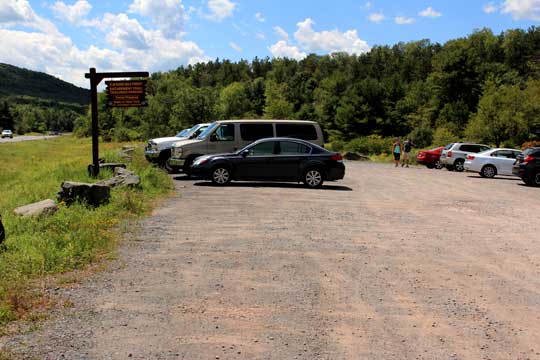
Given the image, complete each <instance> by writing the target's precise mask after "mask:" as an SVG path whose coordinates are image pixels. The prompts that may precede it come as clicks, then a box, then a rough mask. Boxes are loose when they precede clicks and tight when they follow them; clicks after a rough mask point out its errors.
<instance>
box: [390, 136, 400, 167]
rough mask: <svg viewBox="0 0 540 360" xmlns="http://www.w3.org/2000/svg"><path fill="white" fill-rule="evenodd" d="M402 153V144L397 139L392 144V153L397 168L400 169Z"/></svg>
mask: <svg viewBox="0 0 540 360" xmlns="http://www.w3.org/2000/svg"><path fill="white" fill-rule="evenodd" d="M401 151H402V148H401V142H400V141H399V138H396V139H395V140H394V143H393V144H392V152H393V153H394V163H395V164H396V167H398V165H399V160H400V159H401Z"/></svg>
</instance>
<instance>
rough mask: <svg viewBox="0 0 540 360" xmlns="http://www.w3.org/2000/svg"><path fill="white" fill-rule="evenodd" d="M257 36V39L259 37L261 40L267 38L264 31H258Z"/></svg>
mask: <svg viewBox="0 0 540 360" xmlns="http://www.w3.org/2000/svg"><path fill="white" fill-rule="evenodd" d="M255 37H256V38H257V39H259V40H264V39H266V35H264V33H262V32H258V33H256V34H255Z"/></svg>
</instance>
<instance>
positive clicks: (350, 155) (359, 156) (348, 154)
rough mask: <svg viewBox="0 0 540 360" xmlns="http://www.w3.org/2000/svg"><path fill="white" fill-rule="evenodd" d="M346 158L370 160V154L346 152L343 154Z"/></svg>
mask: <svg viewBox="0 0 540 360" xmlns="http://www.w3.org/2000/svg"><path fill="white" fill-rule="evenodd" d="M343 158H344V159H345V160H354V161H370V158H369V156H366V155H362V154H359V153H355V152H346V153H345V154H343Z"/></svg>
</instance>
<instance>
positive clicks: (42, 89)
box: [0, 63, 90, 105]
mask: <svg viewBox="0 0 540 360" xmlns="http://www.w3.org/2000/svg"><path fill="white" fill-rule="evenodd" d="M0 79H2V80H1V81H0V98H1V97H10V96H14V97H20V96H30V97H34V98H39V99H44V100H52V101H57V102H63V103H75V104H81V105H86V104H88V103H89V100H90V90H88V89H84V88H80V87H77V86H75V85H73V84H71V83H68V82H66V81H63V80H61V79H58V78H56V77H54V76H52V75H49V74H46V73H44V72H39V71H33V70H29V69H25V68H21V67H18V66H14V65H10V64H6V63H0Z"/></svg>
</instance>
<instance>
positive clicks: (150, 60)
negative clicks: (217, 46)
mask: <svg viewBox="0 0 540 360" xmlns="http://www.w3.org/2000/svg"><path fill="white" fill-rule="evenodd" d="M99 23H100V27H98V28H97V29H96V30H97V31H102V32H103V34H104V37H105V39H106V41H107V42H108V43H109V44H110V45H111V47H112V49H108V48H99V47H97V46H94V45H92V46H90V47H89V48H87V49H79V48H78V47H77V46H76V45H75V44H74V43H73V42H72V40H71V39H70V38H69V37H68V36H66V35H64V34H62V33H60V32H59V31H58V30H57V29H56V27H55V26H54V24H52V23H51V22H49V21H47V20H45V19H43V18H40V17H39V16H37V15H36V14H35V13H34V11H33V10H32V8H31V6H30V5H29V4H28V2H27V1H25V0H19V1H12V2H10V3H9V4H7V3H6V2H5V1H0V25H1V26H3V27H6V26H8V27H9V26H24V27H31V28H32V29H36V30H37V31H31V32H30V31H23V30H19V29H17V30H10V29H6V28H0V62H5V63H8V64H13V65H16V66H22V67H25V68H29V69H33V70H37V71H43V72H46V73H48V74H51V75H54V76H57V77H59V78H61V79H63V80H65V81H68V82H71V83H74V84H76V85H79V86H84V87H88V86H89V83H88V80H87V79H85V78H84V73H85V72H88V69H89V68H90V67H96V68H97V69H98V71H138V70H147V71H151V72H152V71H163V70H170V69H174V68H177V67H178V66H179V65H182V64H194V63H197V62H202V61H208V60H209V58H208V57H207V56H205V54H204V51H203V50H202V49H201V48H200V47H199V46H198V45H197V44H196V43H194V42H191V41H182V40H180V39H178V38H167V37H166V36H164V34H163V32H162V31H161V30H148V29H145V28H144V27H143V26H142V25H141V24H140V23H139V22H138V21H137V20H136V19H131V18H129V17H128V15H126V14H105V15H104V17H103V19H102V20H100V21H99Z"/></svg>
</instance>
